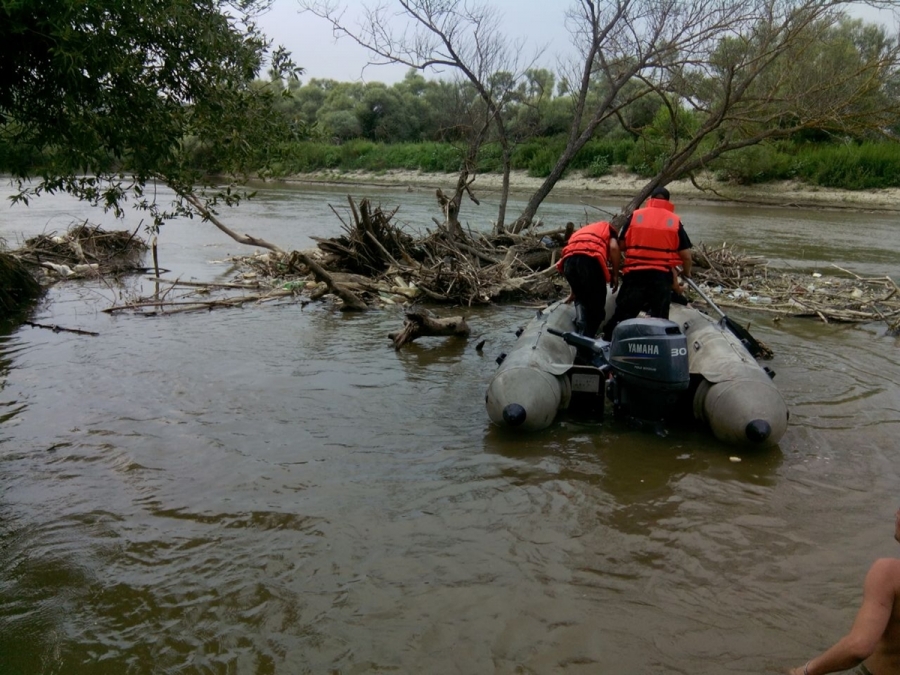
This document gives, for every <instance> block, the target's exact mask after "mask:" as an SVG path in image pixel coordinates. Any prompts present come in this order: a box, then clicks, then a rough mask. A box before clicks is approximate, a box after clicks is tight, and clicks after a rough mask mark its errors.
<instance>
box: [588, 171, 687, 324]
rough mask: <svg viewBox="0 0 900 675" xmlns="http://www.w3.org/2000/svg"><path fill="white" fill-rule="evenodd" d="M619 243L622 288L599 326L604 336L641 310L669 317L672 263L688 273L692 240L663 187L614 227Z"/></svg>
mask: <svg viewBox="0 0 900 675" xmlns="http://www.w3.org/2000/svg"><path fill="white" fill-rule="evenodd" d="M619 246H620V247H621V249H622V252H623V253H624V255H625V262H624V263H623V264H622V288H621V289H620V290H619V295H618V296H617V297H616V311H615V312H614V313H613V315H612V318H611V319H610V320H609V322H608V323H607V324H606V326H605V327H604V329H603V339H604V340H609V339H610V338H611V337H612V332H613V329H614V328H615V327H616V326H617V325H618V324H619V323H620V322H621V321H625V320H626V319H633V318H634V317H636V316H637V315H638V314H639V313H640V312H641V311H646V312H647V313H648V314H649V315H650V316H655V317H659V318H662V319H667V318H669V304H670V302H671V299H672V291H673V286H674V283H673V279H674V274H675V273H676V272H675V268H677V267H678V266H679V265H680V266H681V273H682V275H684V276H685V277H690V276H691V251H690V249H691V246H692V244H691V240H690V238H689V237H688V235H687V232H685V231H684V226H683V225H682V224H681V218H679V217H678V216H677V215H676V214H675V207H674V206H673V205H672V202H671V201H669V191H668V190H667V189H666V188H664V187H658V188H655V189H654V190H653V192H651V193H650V199H648V200H647V204H646V205H645V206H644V208H642V209H638V210H637V211H635V212H634V213H632V214H631V218H629V219H628V222H627V223H625V225H624V226H623V227H622V230H621V232H619Z"/></svg>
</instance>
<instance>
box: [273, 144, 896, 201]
mask: <svg viewBox="0 0 900 675" xmlns="http://www.w3.org/2000/svg"><path fill="white" fill-rule="evenodd" d="M563 146H564V139H540V140H535V141H530V142H528V143H523V144H521V145H518V146H517V147H516V148H515V152H514V153H513V156H512V167H513V169H514V170H519V171H524V172H526V173H527V174H528V175H529V176H532V177H544V176H546V175H548V174H549V172H550V170H551V168H552V167H553V165H554V163H555V162H556V158H557V157H559V155H560V153H561V152H562V148H563ZM277 157H278V159H277V160H276V161H275V162H274V163H273V164H272V167H273V175H274V177H282V176H288V175H291V174H301V173H313V172H317V171H325V170H330V171H367V172H376V173H377V172H379V171H389V170H406V171H423V172H426V173H452V172H454V171H457V170H458V168H459V165H460V151H459V149H458V148H457V147H455V146H453V145H450V144H448V143H433V142H429V143H394V144H383V143H375V142H371V141H362V140H354V141H348V142H346V143H343V144H330V143H324V142H314V141H305V142H298V143H292V144H290V145H284V146H282V147H281V148H279V151H278V152H277ZM659 158H660V157H659V153H658V151H656V150H654V149H653V148H651V147H648V146H646V145H645V144H643V143H641V142H636V141H631V140H621V141H593V142H591V143H589V144H588V145H586V146H585V147H584V148H583V149H582V150H581V152H579V153H578V155H577V156H576V157H575V159H574V161H573V162H572V164H571V166H570V168H569V171H568V174H569V175H570V176H573V175H581V176H584V177H588V178H599V177H602V176H604V175H607V174H608V173H610V172H611V171H612V170H613V167H615V166H618V167H624V169H625V170H627V171H628V172H630V173H634V174H637V175H639V176H644V177H649V176H652V175H653V174H654V173H655V168H656V164H657V162H658V161H659ZM479 168H480V171H481V172H482V173H493V172H499V171H500V168H501V163H500V155H499V149H498V148H497V147H496V146H489V147H487V148H485V149H484V150H483V152H482V153H481V156H480V157H479ZM709 168H710V170H711V171H712V172H713V174H714V175H715V176H716V178H717V179H718V180H721V181H727V182H730V183H736V184H739V185H758V184H763V183H767V182H772V181H779V180H800V181H803V182H804V183H807V184H809V185H812V186H819V187H823V188H837V189H844V190H872V189H879V188H890V187H900V143H896V142H883V143H862V144H853V143H849V144H840V145H838V144H819V143H816V144H812V143H808V144H797V143H792V142H780V143H775V144H770V145H760V146H755V147H750V148H745V149H743V150H739V151H736V152H733V153H731V154H729V155H726V156H725V157H723V158H721V159H720V160H718V161H717V162H716V163H714V164H712V165H711V166H710V167H709Z"/></svg>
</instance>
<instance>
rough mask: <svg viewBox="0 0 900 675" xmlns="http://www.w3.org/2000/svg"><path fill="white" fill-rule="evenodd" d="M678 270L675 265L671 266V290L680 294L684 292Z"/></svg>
mask: <svg viewBox="0 0 900 675" xmlns="http://www.w3.org/2000/svg"><path fill="white" fill-rule="evenodd" d="M678 275H679V271H678V268H677V267H673V268H672V290H673V291H675V292H676V293H678V295H681V294H682V293H684V286H682V285H681V280H680V279H679V278H678Z"/></svg>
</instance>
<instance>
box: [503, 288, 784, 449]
mask: <svg viewBox="0 0 900 675" xmlns="http://www.w3.org/2000/svg"><path fill="white" fill-rule="evenodd" d="M610 314H611V312H610V311H608V312H607V316H609V315H610ZM576 324H577V316H576V309H575V307H574V306H573V305H571V304H565V303H562V302H558V303H555V304H553V305H550V306H549V307H547V308H546V309H544V310H541V311H540V312H538V313H537V315H536V316H535V317H534V318H533V319H532V320H531V321H530V322H529V323H528V324H527V325H526V326H525V327H524V329H523V330H522V331H521V333H520V335H519V337H518V339H517V341H516V343H515V344H514V346H513V348H512V349H511V350H510V352H509V354H507V355H504V356H502V357H501V358H500V359H498V362H499V364H500V365H499V367H498V369H497V371H496V372H495V373H494V375H493V377H492V378H491V380H490V383H489V384H488V388H487V394H486V397H485V402H486V406H487V411H488V415H489V417H490V419H491V420H492V421H493V422H494V423H496V424H499V425H502V426H505V427H509V428H511V429H517V430H522V431H536V430H540V429H544V428H546V427H548V426H550V425H551V424H552V423H553V421H554V420H555V419H556V417H557V415H559V414H560V412H561V411H563V410H571V409H574V408H577V409H579V410H580V411H585V410H587V411H589V412H590V413H591V414H594V415H596V416H598V417H602V415H603V413H604V407H605V405H606V404H607V403H608V404H609V405H611V407H612V412H613V414H614V416H615V417H616V418H617V419H627V420H629V421H632V422H635V423H638V424H641V425H651V426H652V427H653V428H654V429H655V430H656V431H657V432H658V433H661V434H664V433H665V430H666V427H667V425H668V423H669V422H670V421H671V420H673V419H677V418H679V417H683V416H685V415H692V416H693V418H694V419H695V420H697V421H699V422H701V423H703V424H705V425H706V426H708V427H709V429H710V430H711V431H712V433H713V435H714V436H715V437H716V438H718V439H719V440H720V441H723V442H724V443H728V444H730V445H739V446H740V445H743V446H770V445H775V444H777V443H778V441H779V440H780V439H781V437H782V435H783V434H784V432H785V430H786V428H787V423H788V416H789V413H788V409H787V404H786V403H785V401H784V398H783V397H782V395H781V393H780V392H779V391H778V389H777V387H775V385H774V384H773V382H772V378H773V377H774V374H773V373H772V372H771V371H770V370H769V369H767V368H765V367H763V366H761V365H760V364H759V363H758V362H757V360H756V359H755V358H754V357H753V356H751V354H750V352H749V351H748V350H747V348H746V345H745V343H744V342H742V341H741V340H740V339H739V338H738V337H737V336H736V335H735V334H734V333H733V332H732V331H731V330H729V328H728V325H727V323H726V321H725V320H724V317H723V318H722V319H718V320H717V319H714V318H712V317H710V316H708V315H707V314H705V313H703V312H701V311H700V310H699V309H696V308H693V307H690V306H682V305H677V304H673V305H672V306H671V308H670V310H669V319H668V320H666V319H651V318H637V319H630V320H628V321H623V322H621V323H620V324H619V325H618V326H616V328H615V330H614V331H613V334H612V339H611V341H610V342H605V341H603V340H599V339H597V340H594V339H590V338H587V337H585V336H583V335H581V334H579V333H578V331H577V330H576ZM686 411H687V412H686Z"/></svg>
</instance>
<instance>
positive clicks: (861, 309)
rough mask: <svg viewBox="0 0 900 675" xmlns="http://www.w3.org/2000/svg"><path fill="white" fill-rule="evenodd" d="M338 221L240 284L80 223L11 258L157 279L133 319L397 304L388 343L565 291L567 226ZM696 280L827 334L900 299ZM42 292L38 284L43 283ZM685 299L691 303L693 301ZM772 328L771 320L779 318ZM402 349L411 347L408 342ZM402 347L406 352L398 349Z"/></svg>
mask: <svg viewBox="0 0 900 675" xmlns="http://www.w3.org/2000/svg"><path fill="white" fill-rule="evenodd" d="M348 205H349V208H348V210H347V211H346V213H345V214H343V215H342V214H341V213H339V212H338V211H337V210H335V209H334V208H333V210H334V211H335V213H336V214H337V215H338V217H339V218H340V221H341V225H342V229H343V234H341V235H340V236H338V237H334V238H328V239H317V240H316V242H317V247H318V248H317V249H316V250H314V251H305V252H300V251H291V252H287V251H283V250H281V249H279V248H278V247H277V246H273V245H268V248H269V249H270V250H268V251H267V252H265V253H261V254H256V255H251V256H241V257H237V258H234V259H232V262H233V263H234V264H235V265H237V266H238V270H239V271H238V274H237V276H236V278H234V279H233V280H232V281H231V282H222V283H197V282H187V281H180V280H177V279H171V280H167V279H164V278H162V277H161V276H160V274H159V269H158V267H157V266H156V265H155V264H154V267H153V268H146V267H142V266H141V265H142V262H141V258H142V256H143V254H144V252H145V251H146V250H147V245H146V244H145V243H144V242H143V241H142V240H141V239H140V238H138V237H136V236H135V233H129V232H104V231H102V230H101V229H100V228H98V227H92V226H89V225H88V224H87V223H84V224H82V225H78V226H76V227H73V228H72V229H70V230H69V232H68V233H67V234H66V235H65V236H62V237H58V236H55V235H41V236H39V237H35V238H34V239H30V240H28V241H27V242H26V243H25V246H24V247H23V248H22V249H20V250H18V251H16V252H13V254H14V255H15V256H16V258H17V259H19V260H21V261H23V262H25V263H27V264H29V265H31V266H33V267H35V268H37V269H39V270H41V271H42V272H43V273H44V274H45V275H46V276H47V277H48V278H49V279H50V281H53V280H57V279H63V278H65V279H68V278H78V277H79V276H102V275H107V274H118V273H122V272H127V271H132V272H134V271H139V272H147V271H155V272H156V274H155V276H151V277H150V279H151V280H152V281H153V282H154V289H153V293H152V295H150V296H148V297H140V298H135V299H133V300H132V301H131V302H127V303H124V304H121V305H116V306H114V307H110V308H109V309H107V310H106V311H108V312H121V311H133V312H136V313H140V314H170V313H173V312H185V311H197V310H209V309H213V308H218V307H234V306H241V305H245V304H249V303H262V302H270V301H289V302H296V301H298V300H299V301H300V302H302V303H308V302H314V301H316V300H319V299H321V298H323V297H325V296H328V297H332V298H337V300H336V302H337V303H339V305H340V307H341V308H342V309H345V310H347V309H351V310H362V309H366V308H369V307H385V306H389V305H400V306H403V307H405V308H407V311H408V314H407V325H406V326H404V330H402V331H400V332H399V333H397V334H395V335H392V336H391V338H392V339H393V340H395V346H396V345H397V339H398V338H399V337H402V336H403V335H404V333H405V334H406V336H407V338H408V339H414V338H415V336H416V335H417V334H425V333H427V331H428V330H430V329H428V328H427V327H428V326H429V325H431V326H432V329H433V330H439V329H446V330H448V331H450V332H453V331H457V330H458V331H459V333H458V334H464V333H465V332H466V331H467V330H468V327H467V326H465V321H464V320H462V321H461V322H459V319H460V318H461V317H453V318H452V320H448V321H450V323H449V324H447V326H444V325H443V324H441V325H440V326H439V327H438V328H435V327H434V326H436V325H437V324H433V323H431V322H433V321H434V320H437V321H438V322H440V321H443V320H441V319H438V318H437V317H434V316H430V315H429V314H428V313H427V311H426V310H424V309H422V307H421V304H441V305H445V306H461V307H471V306H473V305H487V304H491V303H503V302H532V303H534V304H535V305H541V304H545V303H546V302H547V301H551V300H555V299H558V298H560V297H564V296H565V295H567V294H568V290H569V289H568V285H567V284H566V282H565V280H564V279H563V278H562V276H561V275H560V274H558V273H557V272H556V270H555V263H556V261H557V260H558V258H559V255H560V252H561V250H562V245H563V244H564V242H565V241H566V239H567V238H568V236H569V235H570V234H571V232H572V230H573V229H574V226H573V225H572V224H571V223H569V224H568V225H567V226H566V228H564V229H559V230H554V231H537V230H535V229H532V230H529V231H526V232H523V233H519V234H509V233H501V234H484V233H477V232H471V231H464V230H460V231H458V232H456V233H455V234H451V232H450V230H449V229H448V228H446V227H442V226H440V225H439V226H438V227H437V228H436V229H435V230H434V231H428V232H426V233H425V235H424V236H412V235H411V234H409V233H408V232H405V231H403V229H402V228H401V227H399V226H397V225H395V224H394V222H393V217H394V215H395V213H396V211H383V210H382V209H381V208H380V207H379V206H376V205H373V204H372V203H371V202H370V201H369V200H367V199H363V200H361V201H360V202H359V203H358V204H357V203H356V202H355V201H354V200H353V199H352V198H351V197H348ZM693 259H694V275H693V276H694V279H695V280H696V281H697V282H698V283H699V284H701V286H703V287H704V288H705V289H706V291H707V294H708V295H709V296H710V297H711V298H712V299H713V301H714V302H715V303H716V304H717V305H718V306H720V307H721V308H729V309H730V308H740V309H742V310H748V311H753V312H759V313H764V314H766V315H775V316H776V317H787V316H792V317H813V318H816V319H818V320H821V321H825V322H827V323H830V322H847V323H871V322H878V321H883V322H885V323H886V324H887V326H888V329H889V331H890V332H892V333H893V334H898V333H900V289H898V287H897V284H895V283H894V282H893V281H892V280H891V279H890V278H889V277H879V278H864V277H861V276H859V275H856V274H854V273H852V272H850V271H848V270H843V269H841V268H837V267H835V274H834V275H829V276H827V277H824V276H822V275H820V274H817V273H806V274H802V273H787V272H781V271H774V270H771V269H769V267H768V264H767V263H766V261H765V260H764V259H762V258H760V257H758V256H747V255H743V254H742V253H740V252H739V251H738V250H737V249H736V248H735V247H734V246H729V245H726V244H722V245H721V246H719V247H708V246H706V245H705V244H703V243H700V244H698V245H697V246H696V247H695V248H694V250H693ZM45 281H46V279H45ZM688 297H689V298H690V299H691V300H692V301H694V302H697V303H701V302H703V300H702V299H701V298H693V297H692V294H691V292H690V291H688ZM776 320H777V319H776ZM407 341H408V340H407ZM401 344H402V341H401Z"/></svg>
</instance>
